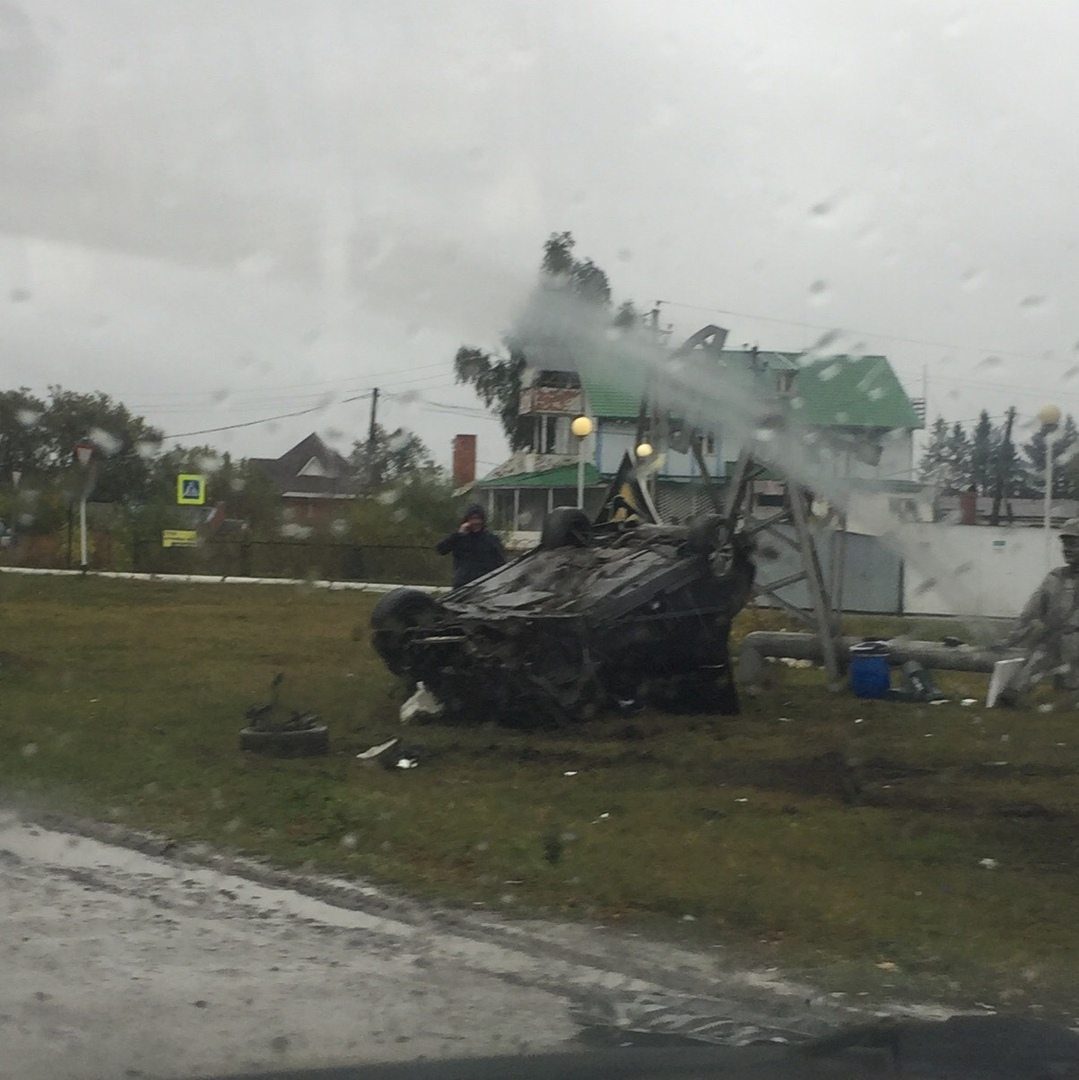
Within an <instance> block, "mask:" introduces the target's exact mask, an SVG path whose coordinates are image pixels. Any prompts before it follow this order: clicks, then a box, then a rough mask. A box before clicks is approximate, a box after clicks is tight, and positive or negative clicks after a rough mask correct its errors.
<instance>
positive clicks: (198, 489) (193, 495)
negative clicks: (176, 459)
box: [176, 473, 206, 506]
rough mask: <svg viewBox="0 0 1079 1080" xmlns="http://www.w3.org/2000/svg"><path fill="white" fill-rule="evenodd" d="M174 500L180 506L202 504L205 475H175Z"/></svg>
mask: <svg viewBox="0 0 1079 1080" xmlns="http://www.w3.org/2000/svg"><path fill="white" fill-rule="evenodd" d="M176 501H177V502H178V503H179V504H180V505H181V506H202V505H203V503H205V502H206V477H205V476H199V475H198V474H197V473H180V475H179V476H178V477H176Z"/></svg>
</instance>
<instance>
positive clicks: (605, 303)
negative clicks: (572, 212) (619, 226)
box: [453, 232, 637, 450]
mask: <svg viewBox="0 0 1079 1080" xmlns="http://www.w3.org/2000/svg"><path fill="white" fill-rule="evenodd" d="M576 243H577V242H576V240H574V238H573V234H572V233H570V232H560V233H551V235H550V236H549V237H548V238H547V240H546V242H545V243H544V245H543V259H542V260H541V262H540V276H539V281H538V282H537V284H536V289H535V290H534V292H533V298H532V299H533V303H532V305H531V312H530V314H531V315H532V316H533V317H532V318H525V319H524V320H519V322H518V325H516V326H515V327H514V328H513V329H512V330H510V331H509V332H508V333H507V334H506V335H505V337H504V338H503V345H504V346H505V355H503V356H501V357H496V356H495V355H494V354H492V353H489V352H485V351H484V350H483V349H480V348H477V347H476V346H474V345H462V346H461V348H459V349H458V350H457V355H456V356H455V357H454V361H453V367H454V376H455V378H456V380H457V382H459V383H464V384H465V385H470V386H472V387H473V389H474V390H475V391H476V393H477V394H478V395H479V396H480V398H481V399H482V400H483V404H484V406H485V407H486V408H488V409H494V410H495V412H496V413H497V414H498V418H499V420H500V421H501V423H502V430H503V431H504V432H505V434H506V438H507V439H508V440H509V443H510V446H511V447H512V448H513V449H514V450H519V449H521V448H522V447H523V446H526V445H527V444H528V439H529V433H530V428H528V427H526V426H524V425H522V424H521V423H520V422H519V416H518V412H519V408H520V400H521V389H522V384H523V379H524V375H525V372H526V370H528V369H530V368H531V369H535V370H555V369H558V370H574V369H575V366H576V358H575V357H574V356H573V355H571V351H570V350H568V349H567V345H566V335H564V334H563V333H561V328H560V327H558V326H552V323H557V321H558V319H557V314H558V313H559V311H560V308H559V303H558V302H559V301H572V302H575V303H576V304H577V305H578V308H579V309H583V310H584V311H586V312H595V313H597V314H599V315H601V316H602V318H603V319H604V320H605V321H607V322H609V321H610V317H609V314H608V310H607V309H608V308H609V306H610V303H611V285H610V282H609V280H608V278H607V275H606V273H605V272H604V271H603V270H601V269H600V267H598V266H597V265H596V264H595V263H594V262H593V261H592V260H591V259H578V258H576V257H575V255H574V253H573V249H574V247H575V246H576ZM566 307H567V309H568V304H567V305H566ZM552 313H555V314H554V316H552ZM636 319H637V315H636V309H635V308H634V307H633V305H632V304H623V305H622V306H621V307H620V308H619V310H618V313H617V314H616V315H615V317H614V325H616V326H618V327H620V328H625V327H628V326H629V325H631V324H632V323H633V322H634V321H635V320H636Z"/></svg>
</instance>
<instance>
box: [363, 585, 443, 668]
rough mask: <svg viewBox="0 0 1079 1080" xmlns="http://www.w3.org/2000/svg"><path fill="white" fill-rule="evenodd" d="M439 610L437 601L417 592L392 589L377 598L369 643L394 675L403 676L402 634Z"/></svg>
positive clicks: (427, 620) (416, 590) (372, 611)
mask: <svg viewBox="0 0 1079 1080" xmlns="http://www.w3.org/2000/svg"><path fill="white" fill-rule="evenodd" d="M439 611H440V608H439V606H438V601H437V600H435V599H434V598H433V597H431V596H429V595H428V594H427V593H425V592H420V590H419V589H394V590H393V591H392V592H388V593H385V594H384V595H383V596H380V597H379V598H378V603H376V604H375V606H374V608H372V610H371V631H372V633H371V644H372V645H373V646H374V648H375V652H377V653H378V655H379V656H381V657H382V660H383V662H384V663H385V665H386V667H388V668H389V669H390V671H392V672H393V673H394V675H404V674H405V670H404V660H405V651H404V650H405V635H406V634H407V633H408V632H409V631H410V630H412V629H413V628H415V627H417V626H421V625H422V624H424V623H425V622H429V621H431V620H432V619H433V618H434V617H435V616H436V615H437V614H438V613H439Z"/></svg>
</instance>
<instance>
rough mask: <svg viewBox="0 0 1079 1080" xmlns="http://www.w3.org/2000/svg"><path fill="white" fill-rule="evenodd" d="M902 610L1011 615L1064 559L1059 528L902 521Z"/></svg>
mask: <svg viewBox="0 0 1079 1080" xmlns="http://www.w3.org/2000/svg"><path fill="white" fill-rule="evenodd" d="M893 536H894V540H895V543H896V546H897V547H898V548H899V550H900V551H901V553H902V556H903V610H904V611H905V612H908V613H910V614H918V615H982V616H987V617H1004V618H1012V617H1014V616H1015V615H1018V614H1019V611H1020V609H1021V608H1022V607H1023V604H1024V603H1026V601H1027V598H1028V597H1029V596H1030V594H1031V593H1032V592H1033V591H1034V590H1035V588H1036V587H1037V586H1038V583H1039V582H1040V581H1041V580H1042V578H1043V577H1044V576H1045V574H1046V572H1047V571H1048V570H1049V569H1050V568H1051V567H1053V566H1059V565H1060V564H1061V562H1062V559H1061V555H1060V541H1059V539H1058V536H1057V533H1056V531H1055V530H1052V535H1051V537H1050V538H1049V539H1048V543H1047V538H1046V535H1045V532H1044V530H1042V529H1036V528H1021V527H1014V526H1013V527H1005V526H1000V527H993V526H982V525H966V526H964V525H941V524H935V525H914V524H912V525H903V526H901V527H899V528H898V529H897V530H896V532H895V533H894V534H893Z"/></svg>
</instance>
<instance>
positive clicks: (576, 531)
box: [540, 506, 592, 551]
mask: <svg viewBox="0 0 1079 1080" xmlns="http://www.w3.org/2000/svg"><path fill="white" fill-rule="evenodd" d="M591 543H592V522H591V521H589V520H588V515H587V514H586V513H585V512H584V511H583V510H578V509H577V507H575V506H557V507H555V509H554V510H552V511H551V512H550V513H549V514H548V515H547V517H546V518H544V520H543V531H542V532H541V533H540V547H541V548H545V549H547V550H548V551H549V550H551V549H552V548H564V547H578V548H583V547H588V545H589V544H591Z"/></svg>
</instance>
